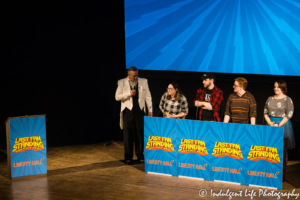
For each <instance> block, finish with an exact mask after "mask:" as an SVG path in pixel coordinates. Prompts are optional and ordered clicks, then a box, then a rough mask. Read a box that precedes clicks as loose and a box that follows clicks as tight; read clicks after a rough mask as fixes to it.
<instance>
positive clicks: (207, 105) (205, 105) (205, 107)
mask: <svg viewBox="0 0 300 200" xmlns="http://www.w3.org/2000/svg"><path fill="white" fill-rule="evenodd" d="M202 109H207V110H212V106H211V104H210V103H205V104H204V107H203V108H202Z"/></svg>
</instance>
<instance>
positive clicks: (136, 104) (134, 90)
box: [116, 66, 153, 165]
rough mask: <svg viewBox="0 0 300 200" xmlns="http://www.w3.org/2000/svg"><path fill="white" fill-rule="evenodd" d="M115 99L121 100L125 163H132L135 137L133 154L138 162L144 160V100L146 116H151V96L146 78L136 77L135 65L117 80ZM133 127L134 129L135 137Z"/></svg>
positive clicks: (121, 125)
mask: <svg viewBox="0 0 300 200" xmlns="http://www.w3.org/2000/svg"><path fill="white" fill-rule="evenodd" d="M116 100H117V101H121V113H120V127H121V129H123V138H124V150H125V164H127V165H130V164H131V163H132V157H133V139H135V154H136V156H137V158H138V160H139V161H140V162H144V115H145V111H146V110H145V109H146V108H145V102H146V104H147V107H148V116H153V113H152V98H151V93H150V91H149V87H148V81H147V79H144V78H139V77H138V70H137V68H136V67H133V66H132V67H130V68H129V69H128V77H126V78H123V79H121V80H119V81H118V88H117V91H116ZM134 129H136V131H135V132H136V135H135V137H134V135H133V133H134Z"/></svg>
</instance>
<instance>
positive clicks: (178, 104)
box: [159, 92, 189, 119]
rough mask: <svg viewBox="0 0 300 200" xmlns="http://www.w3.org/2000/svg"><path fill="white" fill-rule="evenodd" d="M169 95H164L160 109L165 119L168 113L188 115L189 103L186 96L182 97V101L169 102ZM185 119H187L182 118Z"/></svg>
mask: <svg viewBox="0 0 300 200" xmlns="http://www.w3.org/2000/svg"><path fill="white" fill-rule="evenodd" d="M167 96H168V93H167V92H166V93H164V94H163V95H162V97H161V100H160V103H159V108H160V110H161V112H162V113H163V117H166V112H170V114H171V115H178V114H179V113H182V112H184V113H185V114H188V112H189V107H188V102H187V99H186V98H185V96H183V95H182V96H180V99H179V100H178V101H177V100H168V99H167ZM182 118H183V119H184V118H185V116H184V117H182Z"/></svg>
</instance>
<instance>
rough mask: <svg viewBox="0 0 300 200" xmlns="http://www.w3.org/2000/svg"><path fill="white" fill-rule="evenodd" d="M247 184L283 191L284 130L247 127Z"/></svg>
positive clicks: (267, 127)
mask: <svg viewBox="0 0 300 200" xmlns="http://www.w3.org/2000/svg"><path fill="white" fill-rule="evenodd" d="M246 130H247V137H246V138H247V141H246V144H245V147H246V153H247V157H246V158H245V159H246V161H245V162H246V177H247V178H246V184H247V185H249V184H252V185H260V186H269V187H275V188H278V189H282V162H283V136H282V134H283V128H282V127H269V126H251V125H246Z"/></svg>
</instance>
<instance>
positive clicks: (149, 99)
mask: <svg viewBox="0 0 300 200" xmlns="http://www.w3.org/2000/svg"><path fill="white" fill-rule="evenodd" d="M145 90H146V96H145V100H146V104H147V107H148V116H151V117H152V116H153V108H152V97H151V93H150V90H149V86H148V80H146V83H145Z"/></svg>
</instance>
